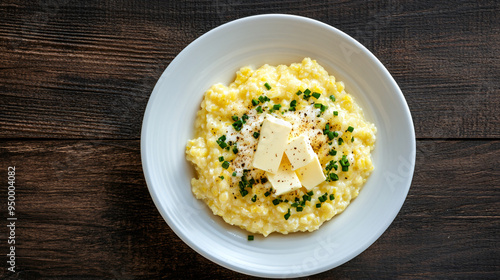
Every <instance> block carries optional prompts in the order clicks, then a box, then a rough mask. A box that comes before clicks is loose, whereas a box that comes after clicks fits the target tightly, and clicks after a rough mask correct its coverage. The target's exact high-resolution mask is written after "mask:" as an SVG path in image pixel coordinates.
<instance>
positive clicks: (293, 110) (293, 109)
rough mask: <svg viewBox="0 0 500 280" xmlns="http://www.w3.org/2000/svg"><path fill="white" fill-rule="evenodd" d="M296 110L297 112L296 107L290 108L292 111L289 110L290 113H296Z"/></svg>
mask: <svg viewBox="0 0 500 280" xmlns="http://www.w3.org/2000/svg"><path fill="white" fill-rule="evenodd" d="M295 110H296V109H295V107H290V109H288V111H290V112H295Z"/></svg>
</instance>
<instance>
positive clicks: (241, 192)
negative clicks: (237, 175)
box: [240, 190, 248, 196]
mask: <svg viewBox="0 0 500 280" xmlns="http://www.w3.org/2000/svg"><path fill="white" fill-rule="evenodd" d="M240 194H241V196H246V195H247V194H248V191H247V190H240Z"/></svg>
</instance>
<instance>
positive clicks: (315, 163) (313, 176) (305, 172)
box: [296, 154, 326, 191]
mask: <svg viewBox="0 0 500 280" xmlns="http://www.w3.org/2000/svg"><path fill="white" fill-rule="evenodd" d="M296 172H297V175H298V177H299V180H300V182H301V183H302V185H303V186H304V187H306V189H307V190H308V191H310V190H312V188H314V187H316V186H317V185H318V184H320V183H321V182H324V181H325V179H326V177H325V175H324V174H323V169H322V168H321V163H319V159H318V156H317V155H316V154H315V155H314V159H313V160H312V161H311V162H310V163H309V164H308V165H306V166H304V167H301V168H299V169H297V170H296Z"/></svg>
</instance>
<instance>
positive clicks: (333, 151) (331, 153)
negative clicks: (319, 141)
mask: <svg viewBox="0 0 500 280" xmlns="http://www.w3.org/2000/svg"><path fill="white" fill-rule="evenodd" d="M328 154H329V155H331V156H335V155H337V151H335V150H330V151H329V152H328Z"/></svg>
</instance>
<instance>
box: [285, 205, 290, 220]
mask: <svg viewBox="0 0 500 280" xmlns="http://www.w3.org/2000/svg"><path fill="white" fill-rule="evenodd" d="M284 217H285V220H288V218H290V208H288V212H287V213H286V214H285V216H284Z"/></svg>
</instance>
